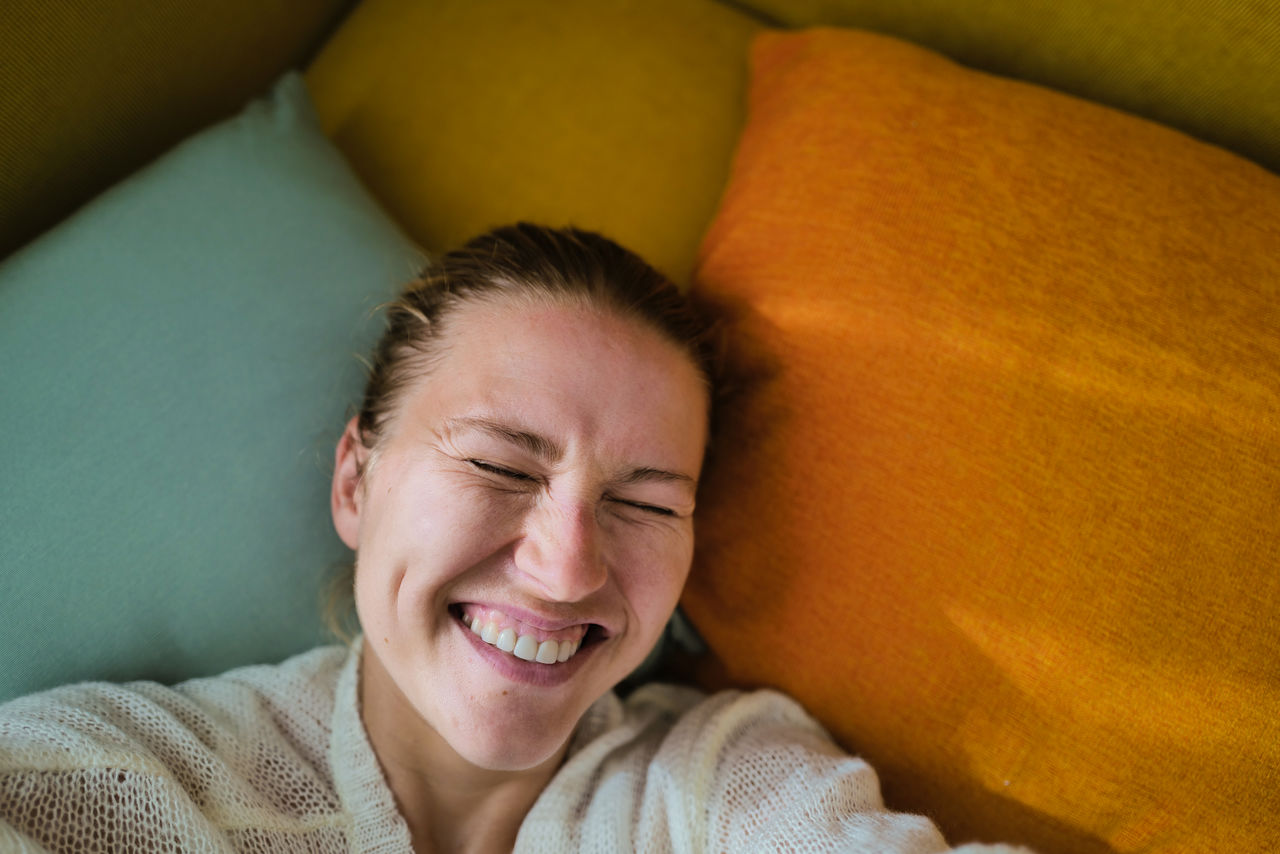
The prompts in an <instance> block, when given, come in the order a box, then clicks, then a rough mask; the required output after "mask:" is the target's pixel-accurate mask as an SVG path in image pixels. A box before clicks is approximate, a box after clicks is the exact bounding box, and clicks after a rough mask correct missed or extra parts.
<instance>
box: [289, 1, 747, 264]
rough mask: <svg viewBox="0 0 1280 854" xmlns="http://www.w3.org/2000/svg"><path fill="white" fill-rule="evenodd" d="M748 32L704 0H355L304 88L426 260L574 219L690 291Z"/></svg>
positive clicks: (735, 123) (741, 79) (723, 170)
mask: <svg viewBox="0 0 1280 854" xmlns="http://www.w3.org/2000/svg"><path fill="white" fill-rule="evenodd" d="M758 29H759V26H758V25H757V24H755V23H753V22H752V21H751V20H750V19H749V18H747V17H746V16H744V15H742V14H740V13H738V12H737V11H735V10H734V9H732V8H731V7H729V6H725V5H722V4H720V3H716V2H713V1H712V0H694V2H690V0H646V2H644V3H636V2H624V0H560V2H555V3H528V2H526V0H492V1H491V2H483V3H476V2H472V0H432V2H430V3H423V2H418V0H364V2H362V3H361V4H360V5H359V6H357V7H356V9H355V10H354V11H353V12H352V14H351V18H350V19H349V20H348V21H346V22H345V23H344V24H343V26H342V28H341V29H340V30H339V31H338V32H337V33H336V34H335V36H334V38H333V39H332V40H331V41H330V43H329V44H328V45H327V46H326V48H325V50H324V51H323V52H322V53H321V55H320V56H319V57H318V58H317V59H316V61H315V63H314V64H313V65H312V67H311V68H310V69H309V71H308V75H307V83H308V84H309V86H310V88H311V91H312V94H313V96H314V98H315V101H316V107H317V110H318V112H319V113H320V117H321V121H322V123H323V125H324V127H325V130H326V131H327V132H328V133H329V134H330V135H331V136H332V137H333V138H334V140H335V141H336V142H337V143H338V145H339V146H340V147H341V148H342V149H343V151H344V152H345V153H346V155H347V157H348V158H349V159H350V160H351V162H352V164H353V165H354V166H355V168H356V170H357V171H358V172H359V173H360V174H361V177H363V178H364V180H365V182H366V183H367V184H368V185H369V186H370V188H371V189H372V190H373V191H374V194H375V195H376V196H378V197H379V199H381V200H382V201H383V202H384V203H385V204H386V205H387V206H388V207H389V208H390V210H391V211H392V213H394V214H395V215H396V216H397V217H398V219H399V220H400V221H401V223H402V224H403V225H404V226H405V228H406V229H407V230H408V231H409V233H410V234H411V235H413V236H414V237H415V238H417V239H418V240H419V241H420V242H421V243H422V244H423V245H424V246H425V247H426V248H427V249H428V250H430V251H433V252H439V251H441V250H443V249H445V248H449V247H452V246H453V245H455V244H457V243H460V242H461V241H462V240H464V239H466V238H468V237H471V236H472V235H474V234H476V233H477V232H480V231H483V230H485V229H487V228H490V227H492V226H494V225H498V224H502V223H506V222H509V221H512V220H516V219H531V220H536V221H542V222H546V223H548V224H552V225H557V224H563V223H573V224H576V225H578V226H581V227H584V228H591V229H596V230H599V231H603V232H605V233H608V234H609V235H611V236H612V237H614V238H616V239H618V240H620V241H622V242H623V243H625V244H627V245H628V246H631V247H632V248H634V249H635V250H636V251H638V252H640V253H641V254H643V255H644V256H645V257H646V258H648V259H649V260H650V261H651V262H652V263H654V264H655V265H657V266H658V267H660V268H661V269H663V270H664V271H665V272H666V273H667V274H668V275H670V276H672V277H673V278H675V279H677V280H684V281H687V280H688V276H689V273H690V271H691V269H692V266H693V260H694V256H695V254H696V251H697V244H698V238H699V237H700V236H701V234H702V233H703V231H704V230H705V229H706V225H707V223H708V222H709V221H710V219H711V216H712V214H713V213H714V210H715V204H716V201H717V199H718V198H719V196H720V191H721V190H722V189H723V187H724V182H725V179H726V177H727V175H728V167H729V160H730V156H731V154H732V151H733V144H734V142H735V141H736V139H737V135H738V132H739V130H740V129H741V126H742V110H743V100H744V93H745V89H746V72H747V69H746V54H747V46H748V43H749V41H750V37H751V35H752V34H754V33H755V32H756V31H757V30H758Z"/></svg>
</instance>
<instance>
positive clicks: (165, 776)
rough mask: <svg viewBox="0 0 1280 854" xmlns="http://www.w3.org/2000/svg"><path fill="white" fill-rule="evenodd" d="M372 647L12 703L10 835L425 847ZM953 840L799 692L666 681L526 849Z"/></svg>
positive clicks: (585, 755)
mask: <svg viewBox="0 0 1280 854" xmlns="http://www.w3.org/2000/svg"><path fill="white" fill-rule="evenodd" d="M358 660H359V643H358V642H357V644H356V645H355V646H354V647H353V648H352V649H351V650H347V649H346V648H343V647H336V646H335V647H325V648H321V649H316V650H313V651H311V652H309V653H306V654H304V655H300V656H297V657H295V658H292V659H290V660H288V661H286V662H284V663H283V664H280V665H278V666H273V667H266V666H262V667H247V668H242V669H239V670H233V671H231V672H230V673H227V674H225V675H223V676H220V677H217V678H213V679H199V680H194V681H191V682H186V683H184V684H182V685H178V686H177V687H173V688H166V687H163V686H161V685H157V684H154V683H148V682H136V683H131V684H127V685H109V684H100V683H90V684H84V685H74V686H70V687H67V688H60V689H56V690H54V691H48V692H45V693H43V694H37V695H33V696H31V697H26V698H23V699H20V700H15V701H13V702H11V703H8V704H6V705H4V706H0V851H2V852H9V851H39V852H45V851H58V852H62V851H66V852H72V851H74V852H109V851H110V852H115V851H128V852H142V851H163V852H175V854H176V852H203V851H210V852H214V851H216V852H227V851H250V852H288V851H298V852H302V851H306V852H348V851H352V852H407V851H410V850H411V846H410V840H409V830H408V826H407V825H406V824H405V822H404V820H403V819H402V818H401V817H400V815H399V813H398V812H397V811H396V807H395V802H394V799H393V797H392V794H391V790H390V789H389V788H388V787H387V784H386V781H385V779H384V777H383V775H382V771H381V768H380V767H379V765H378V761H377V758H376V757H375V756H374V753H373V749H372V748H371V747H370V745H369V740H368V738H367V736H366V734H365V730H364V727H363V725H362V724H361V722H360V714H359V706H358V700H357V681H358V668H357V664H358ZM945 849H946V846H945V844H944V843H943V841H942V838H941V837H940V836H939V834H938V833H937V831H936V830H935V829H934V828H933V826H932V825H931V824H930V823H929V822H928V821H926V820H925V819H922V818H918V817H913V816H908V815H903V814H895V813H889V812H886V811H885V810H884V807H883V804H882V802H881V799H880V792H879V785H878V783H877V780H876V777H875V774H874V772H873V771H872V770H871V768H870V767H868V766H867V765H866V764H865V763H864V762H862V761H860V760H858V759H854V758H850V757H848V756H845V755H843V754H842V753H841V752H840V751H839V749H837V748H836V747H835V746H834V745H833V744H832V742H831V741H830V739H829V738H828V737H827V735H826V734H825V733H824V732H823V730H822V729H821V728H820V727H819V726H818V724H817V723H816V722H814V721H813V720H812V719H811V718H810V717H809V716H808V715H806V714H805V713H804V712H803V711H802V710H801V709H800V707H799V706H797V705H796V704H795V703H794V702H792V701H790V700H788V699H786V698H785V697H783V696H781V695H779V694H776V693H773V692H769V691H761V692H756V693H749V694H743V693H736V692H726V693H722V694H716V695H714V696H711V697H705V696H704V695H701V694H699V693H697V692H695V691H692V690H689V689H685V688H677V687H672V686H659V685H653V686H648V687H645V688H641V689H640V690H638V691H636V692H635V693H634V694H632V695H631V697H629V698H628V699H627V700H626V702H622V701H620V700H619V699H618V698H617V697H615V696H614V695H612V694H610V695H607V696H606V697H604V698H603V699H601V700H600V701H599V702H597V703H596V704H595V705H594V706H592V707H591V709H590V710H589V711H588V712H587V714H586V715H585V717H584V718H583V720H582V722H581V724H580V725H579V727H578V729H577V731H576V733H575V735H574V737H573V742H572V744H571V745H570V750H569V757H568V759H567V760H566V762H565V764H564V766H563V767H562V768H561V770H560V771H559V773H557V774H556V776H555V777H554V779H553V780H552V781H551V784H550V785H549V786H548V787H547V789H546V790H545V791H544V792H543V793H542V795H541V796H540V797H539V799H538V801H537V803H535V804H534V807H533V809H532V810H531V811H530V813H529V815H528V816H527V817H526V818H525V821H524V824H523V825H522V826H521V829H520V834H519V838H518V839H517V841H516V848H515V850H516V852H535V851H547V852H566V851H584V852H601V854H605V852H608V854H615V852H622V851H652V852H664V851H690V852H700V851H717V852H718V851H790V852H809V851H876V852H894V851H896V852H911V854H915V852H934V851H941V850H945ZM964 850H970V851H978V850H982V851H990V852H995V851H1001V850H1010V849H1003V848H1000V847H989V848H983V847H979V846H972V847H969V846H966V849H964Z"/></svg>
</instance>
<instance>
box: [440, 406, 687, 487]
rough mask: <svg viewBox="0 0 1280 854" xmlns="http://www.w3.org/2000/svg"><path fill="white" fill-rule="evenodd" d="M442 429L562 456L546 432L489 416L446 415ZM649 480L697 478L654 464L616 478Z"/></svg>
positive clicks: (544, 456)
mask: <svg viewBox="0 0 1280 854" xmlns="http://www.w3.org/2000/svg"><path fill="white" fill-rule="evenodd" d="M445 429H446V430H448V431H449V432H453V431H455V430H468V429H469V430H479V431H480V432H482V433H488V434H489V435H490V436H493V437H494V438H497V439H501V440H503V441H507V442H510V443H512V444H513V445H516V446H517V447H519V448H522V449H524V450H525V451H526V452H528V453H529V454H531V455H532V456H534V457H537V458H538V459H540V460H544V461H546V462H548V463H554V462H557V461H559V460H560V458H561V457H563V456H564V450H563V449H562V448H561V447H560V446H559V445H557V444H556V443H555V442H553V441H552V440H551V439H548V438H547V437H546V436H541V435H539V434H537V433H531V432H529V431H528V430H521V429H520V428H518V427H513V426H511V425H509V424H503V423H502V422H501V421H494V420H493V419H491V418H482V417H479V416H474V415H468V416H462V417H458V418H450V419H448V420H447V421H445ZM652 481H658V482H661V483H679V484H685V485H688V486H691V487H694V488H697V486H698V480H697V478H694V477H690V476H689V475H687V474H683V473H681V472H677V471H667V470H666V469H660V468H654V467H653V466H640V467H639V468H634V469H632V470H631V471H629V472H627V473H626V474H625V475H623V476H622V477H621V478H619V479H618V481H617V482H618V483H620V484H633V483H644V482H652Z"/></svg>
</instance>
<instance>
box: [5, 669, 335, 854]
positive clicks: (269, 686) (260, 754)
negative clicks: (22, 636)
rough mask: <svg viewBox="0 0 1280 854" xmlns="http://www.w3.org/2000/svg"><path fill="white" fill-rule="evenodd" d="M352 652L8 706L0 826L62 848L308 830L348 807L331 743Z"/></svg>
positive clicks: (97, 687) (190, 843) (133, 846)
mask: <svg viewBox="0 0 1280 854" xmlns="http://www.w3.org/2000/svg"><path fill="white" fill-rule="evenodd" d="M345 659H346V652H345V650H344V649H343V648H339V647H331V648H324V649H319V650H315V651H312V652H309V653H305V654H303V655H300V656H297V657H295V658H292V659H289V660H288V661H286V662H284V663H282V664H279V665H271V666H258V667H247V668H241V669H238V670H233V671H230V672H228V673H225V674H223V675H222V676H217V677H212V678H208V679H196V680H192V681H190V682H184V683H182V684H180V685H176V686H173V687H166V686H163V685H159V684H157V683H154V682H130V683H124V684H109V683H82V684H79V685H70V686H67V687H64V688H57V689H54V690H51V691H45V692H42V693H39V694H33V695H31V696H29V697H24V698H20V699H18V700H14V701H11V702H9V703H7V704H5V705H4V706H0V828H5V827H6V823H7V825H8V827H7V831H8V832H9V833H11V834H27V835H29V838H30V839H31V840H34V841H35V842H38V844H40V845H43V846H45V847H47V848H49V849H50V850H57V851H63V850H80V849H81V848H82V847H83V845H82V844H81V843H82V842H83V841H84V840H93V841H95V844H98V845H99V847H100V848H101V849H102V850H141V849H144V848H149V847H151V845H152V843H156V840H160V839H168V838H172V839H179V840H181V841H182V844H183V847H187V848H194V847H200V846H201V845H212V846H214V847H217V846H218V845H221V844H223V843H222V842H219V841H217V840H221V839H222V834H223V833H224V832H239V831H234V828H239V829H240V831H244V830H245V828H253V827H258V828H259V829H261V826H265V825H264V822H265V824H269V825H270V826H271V827H272V828H274V829H275V830H281V829H282V828H283V829H284V832H287V833H290V834H298V833H303V832H305V831H306V829H307V828H309V827H311V826H313V825H314V824H315V817H316V816H320V815H323V816H330V815H334V814H336V813H337V812H338V810H339V809H340V807H339V804H338V803H337V800H336V796H335V795H334V793H333V785H332V778H331V773H330V768H329V765H328V761H327V749H328V742H329V738H328V734H329V731H330V719H331V711H332V708H333V702H334V697H333V695H334V686H335V684H336V680H337V677H338V673H339V672H340V670H341V668H342V664H343V662H344V661H345ZM246 822H247V824H246ZM0 838H3V836H2V835H0ZM144 843H145V844H144Z"/></svg>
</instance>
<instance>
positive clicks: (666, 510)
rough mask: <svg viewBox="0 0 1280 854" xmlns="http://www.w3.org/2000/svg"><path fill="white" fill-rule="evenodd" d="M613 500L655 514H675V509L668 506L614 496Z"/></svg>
mask: <svg viewBox="0 0 1280 854" xmlns="http://www.w3.org/2000/svg"><path fill="white" fill-rule="evenodd" d="M613 500H614V501H616V502H617V503H618V504H623V505H626V506H627V507H634V508H635V509H637V510H643V511H644V512H645V513H652V514H653V515H655V516H674V515H676V511H674V510H672V509H671V508H670V507H659V506H658V505H656V504H643V503H641V502H639V501H623V500H622V499H621V498H615V499H613Z"/></svg>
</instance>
